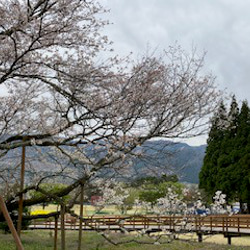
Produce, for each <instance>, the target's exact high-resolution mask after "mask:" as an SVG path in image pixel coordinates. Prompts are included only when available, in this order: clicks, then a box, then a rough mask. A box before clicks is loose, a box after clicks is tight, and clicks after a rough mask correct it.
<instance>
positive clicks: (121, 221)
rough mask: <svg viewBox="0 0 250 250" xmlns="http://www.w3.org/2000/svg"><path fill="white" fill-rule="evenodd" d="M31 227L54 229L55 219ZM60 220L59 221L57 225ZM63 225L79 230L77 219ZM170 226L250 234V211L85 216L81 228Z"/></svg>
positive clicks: (173, 228) (153, 228)
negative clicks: (186, 214) (201, 214)
mask: <svg viewBox="0 0 250 250" xmlns="http://www.w3.org/2000/svg"><path fill="white" fill-rule="evenodd" d="M29 228H30V229H53V228H55V221H38V220H34V221H32V223H31V225H30V226H29ZM59 228H60V222H58V229H59ZM65 228H66V229H68V230H70V229H71V230H78V229H79V220H76V219H75V218H73V217H68V218H66V219H65ZM143 229H144V230H148V231H150V230H153V231H157V230H169V231H192V232H218V233H240V234H249V235H250V215H232V216H228V215H208V216H196V215H190V216H160V215H145V216H89V217H84V220H83V230H129V231H130V230H143Z"/></svg>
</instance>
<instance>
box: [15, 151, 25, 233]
mask: <svg viewBox="0 0 250 250" xmlns="http://www.w3.org/2000/svg"><path fill="white" fill-rule="evenodd" d="M24 174H25V146H22V162H21V177H20V196H19V206H18V221H17V233H18V235H19V236H20V235H21V230H22V218H23V193H22V192H23V188H24Z"/></svg>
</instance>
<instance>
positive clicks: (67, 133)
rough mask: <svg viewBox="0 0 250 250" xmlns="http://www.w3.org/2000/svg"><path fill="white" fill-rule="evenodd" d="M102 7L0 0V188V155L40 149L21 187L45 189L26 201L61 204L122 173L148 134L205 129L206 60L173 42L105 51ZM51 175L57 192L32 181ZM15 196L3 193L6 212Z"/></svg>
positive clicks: (209, 84)
mask: <svg viewBox="0 0 250 250" xmlns="http://www.w3.org/2000/svg"><path fill="white" fill-rule="evenodd" d="M106 12H107V11H106V10H105V9H104V8H103V7H102V6H101V5H100V4H99V3H98V2H97V1H93V0H87V1H81V0H32V1H24V0H7V1H0V24H1V25H0V87H1V96H0V99H1V100H0V154H1V157H2V159H3V161H2V162H3V164H2V166H1V170H0V177H1V180H3V181H4V183H5V185H7V183H8V185H10V182H11V181H10V182H6V180H7V178H6V174H9V175H10V176H13V178H14V177H15V178H17V181H18V177H17V175H16V173H17V168H15V167H18V166H19V165H18V162H17V161H16V162H15V163H13V166H10V165H6V164H5V163H6V158H5V157H11V156H12V154H13V152H14V153H15V154H18V152H19V153H20V151H18V149H20V148H22V147H26V148H28V149H29V150H35V151H39V152H40V155H41V157H40V158H39V159H41V160H38V161H39V164H38V161H32V159H30V160H29V167H30V169H29V171H31V172H32V171H33V175H32V181H29V182H26V187H25V188H24V190H23V191H21V192H22V193H28V192H29V191H30V190H36V191H38V192H40V193H42V194H43V196H42V198H41V197H39V198H29V197H27V198H26V199H24V205H26V206H31V205H34V204H38V203H42V202H48V201H51V200H56V201H58V202H59V203H60V202H61V203H62V204H63V203H64V202H63V200H62V199H61V198H62V197H63V196H65V195H67V194H69V193H71V192H72V191H76V190H77V189H78V188H79V187H80V186H81V185H84V184H85V183H86V182H87V181H89V180H92V179H94V178H95V176H97V175H98V174H99V173H100V172H102V171H104V170H111V169H112V170H113V172H112V173H113V174H115V173H117V172H122V171H127V170H128V168H129V167H130V165H131V164H130V162H131V159H132V158H133V157H136V156H137V155H138V154H139V153H140V152H138V151H136V148H137V147H138V146H140V145H141V144H143V143H145V142H146V141H148V140H150V139H153V138H165V139H168V140H171V139H176V138H187V137H191V136H195V135H199V134H201V133H203V132H204V131H205V130H206V124H207V122H208V120H207V118H208V117H209V116H210V114H211V112H212V111H213V110H214V106H215V105H216V103H217V97H218V92H217V90H216V89H215V86H214V77H213V76H211V75H209V74H208V75H206V74H203V73H202V72H201V69H202V66H203V60H204V57H203V56H197V55H196V53H195V52H194V51H192V52H191V53H190V54H189V53H186V52H185V51H183V50H182V49H181V48H180V47H179V46H174V47H170V48H169V49H168V50H166V51H164V52H163V53H162V56H156V55H152V54H146V55H145V56H142V57H141V58H140V59H138V61H136V62H134V61H132V60H130V59H129V58H125V59H119V58H118V57H117V56H113V55H112V54H110V55H109V54H108V51H109V49H110V42H109V41H108V39H107V37H106V36H104V35H102V28H103V27H104V26H105V25H106V24H108V22H107V21H103V19H101V17H103V15H105V13H106ZM103 52H105V53H103ZM107 54H108V55H109V56H108V57H106V55H107ZM104 55H105V57H104ZM30 152H31V151H30ZM45 155H46V157H45ZM27 157H29V156H27ZM4 159H5V160H4ZM38 165H39V169H37V166H38ZM60 178H61V179H60ZM58 179H59V180H62V179H63V180H64V181H65V182H67V183H68V186H67V187H66V188H64V189H62V190H60V191H58V192H57V193H53V194H50V193H48V192H46V190H43V189H42V186H41V185H40V184H41V183H44V182H55V180H58ZM2 183H3V182H2ZM6 190H7V189H6ZM77 194H79V192H76V195H75V196H74V199H76V197H77ZM19 195H20V192H18V191H15V192H12V193H11V194H10V195H8V197H7V196H6V197H7V200H6V205H7V207H8V209H9V211H12V210H14V209H16V208H17V207H18V199H17V198H18V196H19ZM74 199H73V200H72V202H69V204H68V207H66V211H68V210H69V208H70V206H72V204H73V203H74ZM64 205H65V204H64Z"/></svg>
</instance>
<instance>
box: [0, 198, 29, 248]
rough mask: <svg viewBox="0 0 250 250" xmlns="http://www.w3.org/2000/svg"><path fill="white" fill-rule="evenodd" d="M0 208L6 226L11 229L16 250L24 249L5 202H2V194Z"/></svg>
mask: <svg viewBox="0 0 250 250" xmlns="http://www.w3.org/2000/svg"><path fill="white" fill-rule="evenodd" d="M0 209H1V211H2V213H3V216H4V218H5V220H6V222H7V224H8V227H9V229H10V231H11V234H12V236H13V238H14V240H15V243H16V247H17V249H18V250H24V248H23V245H22V242H21V240H20V238H19V236H18V234H17V231H16V229H15V227H14V224H13V222H12V220H11V218H10V215H9V213H8V210H7V207H6V205H5V203H4V200H3V197H2V196H0Z"/></svg>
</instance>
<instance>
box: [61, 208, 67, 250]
mask: <svg viewBox="0 0 250 250" xmlns="http://www.w3.org/2000/svg"><path fill="white" fill-rule="evenodd" d="M64 216H65V205H61V250H66V246H65V223H64V222H65V221H64Z"/></svg>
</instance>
